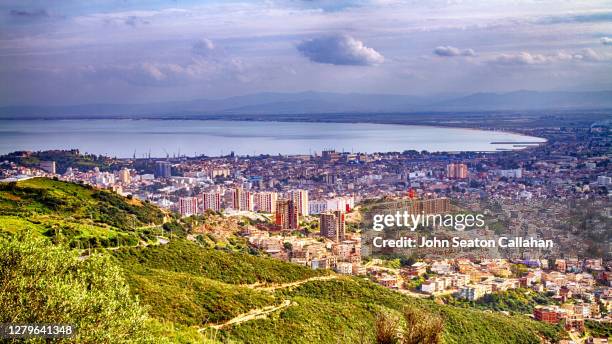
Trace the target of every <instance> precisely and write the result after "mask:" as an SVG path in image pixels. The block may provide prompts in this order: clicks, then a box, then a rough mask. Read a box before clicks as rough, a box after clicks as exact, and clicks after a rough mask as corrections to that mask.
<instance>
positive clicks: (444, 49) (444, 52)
mask: <svg viewBox="0 0 612 344" xmlns="http://www.w3.org/2000/svg"><path fill="white" fill-rule="evenodd" d="M433 53H434V54H436V55H438V56H442V57H454V56H476V52H475V51H474V49H463V50H461V49H459V48H455V47H453V46H450V45H441V46H439V47H436V49H434V51H433Z"/></svg>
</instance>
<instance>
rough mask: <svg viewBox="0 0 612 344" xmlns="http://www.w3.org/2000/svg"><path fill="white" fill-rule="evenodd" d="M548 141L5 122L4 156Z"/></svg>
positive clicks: (459, 133)
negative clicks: (25, 152) (23, 152)
mask: <svg viewBox="0 0 612 344" xmlns="http://www.w3.org/2000/svg"><path fill="white" fill-rule="evenodd" d="M545 141H546V140H545V139H542V138H537V137H530V136H525V135H520V134H516V133H509V132H503V131H488V130H475V129H465V128H447V127H432V126H414V125H399V124H373V123H328V122H274V121H226V120H162V119H137V120H135V119H69V120H0V154H5V153H9V152H13V151H21V150H29V151H39V150H51V149H79V150H80V151H81V152H83V153H92V154H100V155H107V156H110V157H118V158H131V157H134V156H136V157H146V156H151V157H160V158H161V157H166V156H170V157H172V156H201V155H206V156H223V155H228V154H230V153H232V152H233V153H234V154H236V155H242V156H244V155H260V154H270V155H277V154H282V155H296V154H315V153H320V152H321V151H322V150H328V149H334V150H336V151H339V152H342V151H344V152H362V153H375V152H402V151H405V150H417V151H423V150H426V151H429V152H443V151H444V152H460V151H481V152H494V151H500V150H513V149H524V148H526V147H528V146H530V145H534V144H539V143H543V142H545Z"/></svg>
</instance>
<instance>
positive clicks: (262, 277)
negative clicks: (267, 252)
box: [114, 239, 329, 284]
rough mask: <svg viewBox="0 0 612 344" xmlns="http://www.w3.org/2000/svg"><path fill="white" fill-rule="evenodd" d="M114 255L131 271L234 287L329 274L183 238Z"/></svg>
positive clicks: (282, 281) (126, 249) (116, 252)
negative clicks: (185, 275)
mask: <svg viewBox="0 0 612 344" xmlns="http://www.w3.org/2000/svg"><path fill="white" fill-rule="evenodd" d="M114 256H115V257H116V258H117V260H118V261H119V262H120V263H121V264H122V265H123V266H125V267H126V268H128V269H129V270H131V271H135V270H136V271H137V270H138V269H149V268H150V269H160V270H166V271H175V272H186V273H191V274H194V275H198V276H201V277H205V278H208V279H214V280H217V281H221V282H224V283H231V284H251V283H257V282H259V283H286V282H293V281H298V280H301V279H305V278H308V277H314V276H320V275H324V274H327V273H329V272H328V271H325V270H311V269H308V268H306V267H303V266H299V265H296V264H288V263H284V262H282V261H279V260H277V259H272V258H267V257H256V256H252V255H249V254H245V253H237V252H225V251H222V250H215V249H206V248H202V247H200V246H199V245H198V244H196V243H193V242H190V241H187V240H183V239H175V240H172V241H171V242H170V243H169V244H167V245H158V246H149V247H146V248H145V247H132V248H127V247H126V248H121V249H118V250H116V251H115V252H114Z"/></svg>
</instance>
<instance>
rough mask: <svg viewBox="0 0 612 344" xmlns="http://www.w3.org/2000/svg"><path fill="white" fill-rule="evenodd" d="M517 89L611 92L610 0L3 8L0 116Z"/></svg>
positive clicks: (61, 2)
mask: <svg viewBox="0 0 612 344" xmlns="http://www.w3.org/2000/svg"><path fill="white" fill-rule="evenodd" d="M515 90H540V91H591V90H612V1H601V0H588V1H570V0H486V1H485V0H482V1H476V0H422V1H420V0H406V1H402V0H397V1H396V0H356V1H345V0H309V1H306V0H268V1H227V0H226V1H187V0H174V1H161V0H152V1H144V0H106V1H104V0H88V1H80V0H52V1H49V0H2V1H0V106H6V105H70V104H91V103H113V104H118V103H152V102H161V101H181V100H190V99H202V98H206V99H213V98H225V97H231V96H237V95H245V94H253V93H258V92H302V91H321V92H340V93H353V92H356V93H386V94H406V95H419V96H430V97H435V96H438V95H439V96H448V95H464V94H469V93H473V92H509V91H515Z"/></svg>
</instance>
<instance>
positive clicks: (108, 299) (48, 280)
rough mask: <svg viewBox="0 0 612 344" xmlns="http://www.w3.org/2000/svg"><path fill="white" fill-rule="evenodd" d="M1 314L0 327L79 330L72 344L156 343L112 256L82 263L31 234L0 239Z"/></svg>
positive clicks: (85, 260) (72, 253)
mask: <svg viewBox="0 0 612 344" xmlns="http://www.w3.org/2000/svg"><path fill="white" fill-rule="evenodd" d="M0 309H2V312H0V323H38V324H70V325H74V326H75V329H76V330H75V335H74V337H73V338H70V339H69V341H70V342H75V343H125V342H131V343H152V342H154V339H153V338H152V337H151V334H150V333H149V331H148V330H147V325H146V323H147V320H148V315H147V313H146V311H145V310H144V309H143V307H141V306H140V304H139V302H138V300H135V299H134V298H132V296H131V295H130V291H129V287H128V285H127V284H126V282H125V280H124V278H123V275H122V270H121V269H120V268H119V267H118V266H116V265H115V264H114V263H113V262H112V261H111V258H110V257H109V256H106V255H93V256H90V257H88V258H86V259H80V258H79V257H78V255H77V253H76V251H70V250H69V249H68V248H67V247H66V246H54V245H52V244H51V243H50V241H49V240H48V239H45V238H43V237H40V236H37V235H36V234H34V233H30V232H25V233H22V234H18V235H15V236H13V237H11V238H0ZM31 342H34V343H37V342H41V343H44V340H43V339H40V338H38V339H32V340H31ZM155 342H159V338H157V340H156V341H155Z"/></svg>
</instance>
